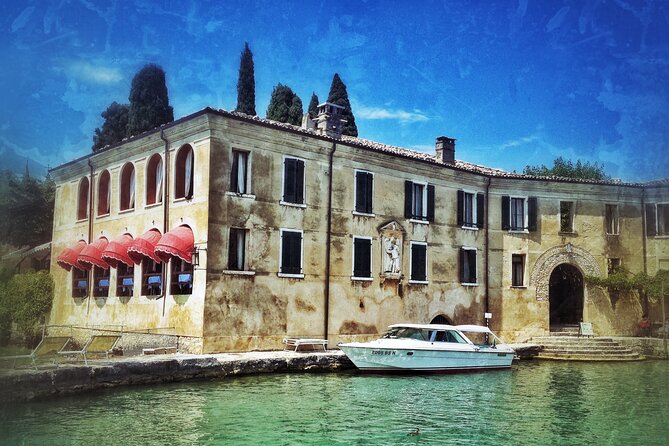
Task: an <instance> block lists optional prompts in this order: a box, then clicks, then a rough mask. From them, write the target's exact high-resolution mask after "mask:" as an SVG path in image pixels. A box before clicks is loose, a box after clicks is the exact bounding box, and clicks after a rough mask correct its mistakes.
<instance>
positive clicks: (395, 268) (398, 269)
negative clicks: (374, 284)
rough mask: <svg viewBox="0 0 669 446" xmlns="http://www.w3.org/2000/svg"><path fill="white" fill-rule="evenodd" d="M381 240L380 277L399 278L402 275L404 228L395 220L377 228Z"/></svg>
mask: <svg viewBox="0 0 669 446" xmlns="http://www.w3.org/2000/svg"><path fill="white" fill-rule="evenodd" d="M379 233H380V235H381V236H380V237H379V240H380V241H381V265H382V270H381V277H382V278H385V279H396V280H399V279H400V278H401V277H402V247H403V246H404V229H403V228H402V227H401V226H400V225H399V223H397V222H396V221H391V222H390V223H388V224H386V225H384V226H382V227H381V228H379Z"/></svg>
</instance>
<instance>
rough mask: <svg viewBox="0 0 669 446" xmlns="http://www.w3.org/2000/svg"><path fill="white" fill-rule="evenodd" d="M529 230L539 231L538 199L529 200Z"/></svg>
mask: <svg viewBox="0 0 669 446" xmlns="http://www.w3.org/2000/svg"><path fill="white" fill-rule="evenodd" d="M527 230H528V231H536V230H537V197H530V198H528V199H527Z"/></svg>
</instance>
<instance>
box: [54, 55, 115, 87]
mask: <svg viewBox="0 0 669 446" xmlns="http://www.w3.org/2000/svg"><path fill="white" fill-rule="evenodd" d="M66 71H67V73H68V74H69V75H70V76H71V77H74V78H76V79H77V80H79V81H83V82H92V83H96V84H116V83H118V82H120V81H121V80H123V76H122V75H121V72H120V70H119V69H118V68H114V67H105V66H96V65H93V64H91V63H90V62H81V61H75V62H71V63H70V64H69V65H68V66H67V67H66Z"/></svg>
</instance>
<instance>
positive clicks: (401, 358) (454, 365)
mask: <svg viewBox="0 0 669 446" xmlns="http://www.w3.org/2000/svg"><path fill="white" fill-rule="evenodd" d="M338 347H339V348H340V349H342V350H343V351H344V353H346V356H348V357H349V359H350V360H351V361H353V363H354V364H355V365H356V367H358V368H359V369H360V370H363V371H371V372H408V371H411V372H457V371H469V370H488V369H502V368H509V367H511V362H512V361H513V358H514V356H515V352H514V350H513V349H512V348H511V347H509V346H508V345H506V344H505V343H504V342H503V341H502V340H501V339H499V338H498V337H497V336H495V334H494V333H493V332H492V331H490V329H489V328H488V327H484V326H481V325H439V324H395V325H391V326H390V327H388V331H387V332H386V334H384V335H383V336H382V337H381V338H380V339H377V340H376V341H371V342H349V343H344V344H339V345H338Z"/></svg>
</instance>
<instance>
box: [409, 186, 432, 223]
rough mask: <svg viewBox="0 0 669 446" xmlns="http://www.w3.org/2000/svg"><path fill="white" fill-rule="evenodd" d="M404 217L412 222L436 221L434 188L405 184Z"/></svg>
mask: <svg viewBox="0 0 669 446" xmlns="http://www.w3.org/2000/svg"><path fill="white" fill-rule="evenodd" d="M404 216H405V217H406V218H409V219H412V220H423V221H434V186H433V185H431V184H425V183H416V182H413V181H408V180H407V181H405V182H404Z"/></svg>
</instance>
